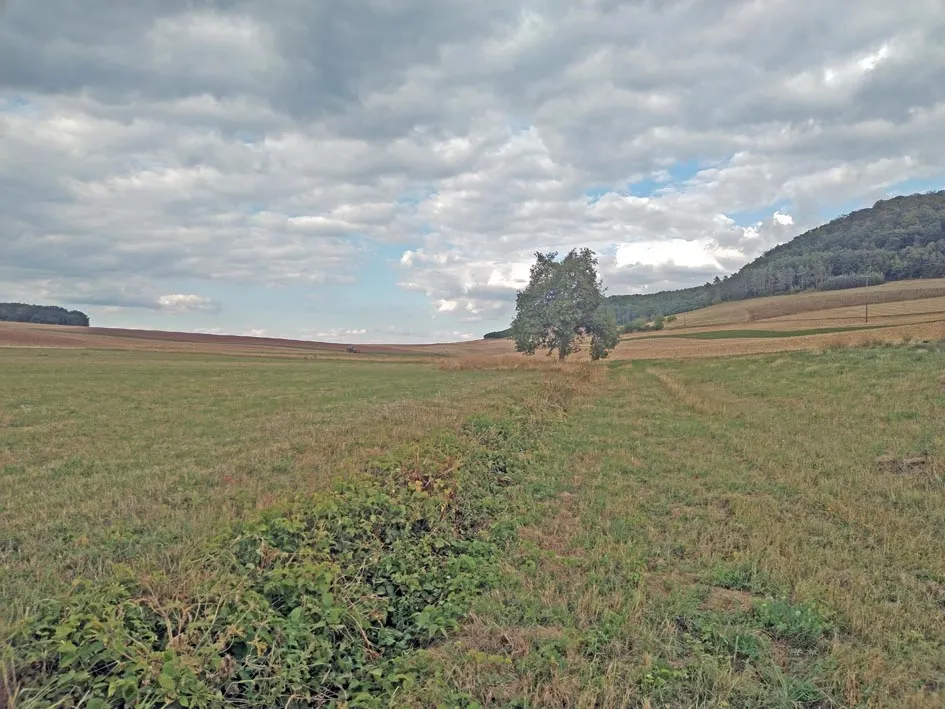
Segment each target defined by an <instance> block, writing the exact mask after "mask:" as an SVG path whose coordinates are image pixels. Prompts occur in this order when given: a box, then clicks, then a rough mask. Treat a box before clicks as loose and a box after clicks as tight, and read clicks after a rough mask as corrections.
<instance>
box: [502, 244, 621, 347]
mask: <svg viewBox="0 0 945 709" xmlns="http://www.w3.org/2000/svg"><path fill="white" fill-rule="evenodd" d="M535 256H536V261H535V264H534V265H533V266H532V268H531V273H530V276H529V281H528V286H526V288H525V289H524V290H522V291H520V292H519V293H518V297H517V298H516V302H515V320H514V322H513V323H512V336H513V337H514V338H515V348H516V349H517V350H518V351H519V352H524V353H525V354H528V355H533V354H535V352H536V351H538V350H542V349H547V350H548V354H549V355H551V354H553V353H554V352H557V353H558V359H559V360H564V359H565V358H566V357H567V356H568V355H569V354H571V353H572V352H574V350H575V349H576V347H578V346H579V345H580V344H581V343H582V342H583V341H584V340H585V338H588V337H589V338H590V344H591V358H592V359H595V360H598V359H603V358H604V357H606V356H607V354H608V352H609V351H610V350H612V349H613V348H614V347H616V345H617V342H618V340H619V334H618V331H617V321H616V318H615V317H614V314H613V313H612V312H610V311H608V310H605V309H604V308H602V307H601V306H602V305H603V303H604V288H603V284H602V283H601V281H600V279H599V278H598V276H597V257H596V256H595V255H594V252H593V251H591V250H590V249H581V250H580V251H578V250H576V249H575V250H572V251H570V252H569V253H568V254H567V256H565V257H564V259H562V260H561V261H558V260H557V259H558V254H557V253H555V252H551V253H547V254H542V253H536V254H535Z"/></svg>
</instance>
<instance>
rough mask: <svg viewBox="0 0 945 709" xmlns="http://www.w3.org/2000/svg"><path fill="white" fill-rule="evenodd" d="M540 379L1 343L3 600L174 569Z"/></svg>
mask: <svg viewBox="0 0 945 709" xmlns="http://www.w3.org/2000/svg"><path fill="white" fill-rule="evenodd" d="M533 376H534V375H531V374H529V373H528V372H518V373H516V372H509V373H502V372H496V371H456V372H450V371H446V370H442V369H439V368H436V367H431V366H428V365H424V364H423V362H422V361H419V362H396V363H384V362H371V361H368V362H362V361H344V362H339V361H336V360H328V361H320V360H318V361H304V360H303V361H298V360H296V361H291V360H290V361H283V360H273V359H264V358H245V357H243V358H226V357H214V356H195V355H186V354H162V353H140V352H138V353H133V352H121V351H116V352H100V351H87V350H79V351H70V350H53V349H48V350H16V349H6V350H0V480H2V484H0V562H2V563H0V607H3V608H4V609H5V610H6V609H10V608H12V607H13V606H14V605H16V604H17V602H20V601H24V600H29V599H31V598H35V596H36V594H37V593H43V592H46V591H49V590H52V589H55V588H56V587H57V586H59V585H61V584H64V583H68V582H69V581H71V579H73V578H75V577H79V576H81V577H87V578H92V579H98V578H101V577H103V576H105V575H107V573H108V569H107V567H108V563H109V562H114V561H119V562H133V563H134V564H135V565H137V566H140V567H142V568H153V567H160V568H173V567H174V566H176V565H180V564H181V563H183V561H184V560H185V559H186V558H187V557H188V556H189V557H194V556H199V554H200V553H201V547H202V545H203V544H204V542H205V541H206V540H207V539H208V537H210V536H212V535H213V534H215V533H218V532H219V530H220V529H221V528H223V527H224V526H225V525H227V524H229V523H231V522H233V521H234V520H236V519H240V518H244V517H245V516H246V515H247V514H250V513H252V512H254V511H255V510H257V509H259V508H264V507H267V506H270V505H273V504H276V503H279V502H282V501H285V500H289V499H292V498H294V497H297V496H302V495H306V494H309V493H312V492H314V491H318V490H324V489H326V488H327V487H328V486H329V485H330V484H331V483H332V482H333V481H334V480H336V479H338V478H339V477H344V476H346V475H350V474H352V472H353V471H356V470H357V469H358V466H359V465H362V464H363V462H364V461H365V460H366V459H367V458H368V457H370V456H371V455H376V454H378V453H382V452H384V451H387V450H389V449H391V448H393V447H394V446H396V445H398V444H400V443H403V442H405V441H413V440H418V439H420V438H421V437H422V436H424V435H425V434H427V433H428V432H429V431H430V430H432V429H436V428H441V427H456V426H458V425H459V423H460V422H461V421H462V420H463V419H464V418H466V417H468V416H469V415H470V414H471V413H474V412H476V411H480V410H484V409H486V408H490V407H494V406H495V405H496V402H501V401H503V400H504V398H505V397H506V395H507V394H508V393H509V392H514V391H515V390H516V389H517V388H521V387H523V386H526V385H527V383H528V382H529V380H530V379H532V378H533Z"/></svg>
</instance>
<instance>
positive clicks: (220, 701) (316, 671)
mask: <svg viewBox="0 0 945 709" xmlns="http://www.w3.org/2000/svg"><path fill="white" fill-rule="evenodd" d="M526 428H527V424H525V423H523V422H522V421H518V420H515V421H512V420H506V421H495V420H491V419H487V418H481V417H480V418H476V419H473V420H471V421H469V422H468V423H467V425H466V426H465V427H464V428H463V430H461V431H460V432H458V433H456V434H451V435H444V436H440V437H438V438H436V439H432V440H430V441H426V442H424V443H423V444H419V445H417V446H412V447H408V448H404V449H401V450H399V451H396V452H394V453H393V454H391V455H389V456H387V457H385V458H384V459H383V460H378V461H377V463H376V465H375V466H374V467H373V469H372V470H371V471H370V474H369V475H366V476H364V477H363V478H361V479H357V480H355V481H353V482H348V483H346V484H343V485H340V486H339V487H338V488H337V489H336V490H335V491H334V492H333V493H332V494H330V495H328V496H325V497H324V498H322V499H315V500H310V501H308V502H306V503H304V504H298V505H296V506H294V507H293V508H292V509H290V510H282V511H273V512H270V513H267V514H264V515H262V516H260V517H259V518H258V519H256V520H254V521H252V522H248V523H245V524H244V525H243V526H242V527H240V528H239V529H237V530H235V531H234V533H233V534H232V535H231V536H230V537H229V538H228V539H226V540H224V541H221V542H220V543H219V546H218V548H216V549H214V550H213V554H212V555H211V559H212V560H211V561H209V562H207V563H208V568H207V577H208V579H210V580H209V581H207V582H206V584H205V586H204V587H202V588H201V589H200V590H199V591H198V592H196V593H193V594H190V595H188V596H187V597H174V596H173V594H169V593H166V592H164V593H161V594H157V593H154V592H153V591H152V590H150V589H151V588H152V586H151V585H149V584H148V583H145V582H144V581H143V580H142V579H140V578H138V577H136V576H135V575H133V574H132V573H131V572H130V571H128V570H122V569H116V574H115V578H114V581H112V582H111V583H109V584H107V585H105V586H103V585H101V584H99V585H95V586H93V585H90V584H83V583H80V584H77V585H76V586H75V588H74V592H73V593H72V594H71V595H70V596H69V597H68V598H66V599H63V600H51V601H48V602H46V603H44V604H42V605H41V606H40V607H38V608H36V609H35V611H34V612H33V613H31V614H30V615H29V617H27V618H25V619H24V620H23V621H22V623H21V624H20V626H19V627H18V628H17V630H16V632H15V634H14V636H13V637H12V639H11V642H10V644H9V646H8V649H7V651H6V656H5V657H3V658H2V664H3V665H4V666H5V668H4V669H5V671H4V676H5V679H6V681H5V686H6V689H5V690H3V689H2V686H3V685H4V683H0V695H2V694H3V693H4V691H5V693H6V694H7V695H8V696H7V697H6V699H5V700H4V701H6V702H8V703H9V704H11V705H14V706H17V707H32V706H44V707H45V706H57V707H63V708H68V707H86V708H88V709H97V708H100V707H117V708H119V709H120V708H123V707H129V708H130V707H193V708H200V709H203V708H214V707H223V706H231V705H237V706H247V707H277V706H278V707H312V706H339V707H356V706H357V707H373V706H382V705H385V704H386V702H385V701H384V698H390V697H391V696H392V695H393V694H394V693H395V692H396V691H397V690H398V688H400V687H405V686H409V685H410V684H411V683H412V682H413V680H414V678H413V676H412V673H411V671H410V670H409V669H407V668H408V667H409V663H407V662H406V659H407V658H408V657H409V654H410V653H411V651H413V650H415V649H417V648H421V647H423V646H425V645H427V644H429V643H430V642H431V641H432V640H433V639H435V638H437V637H438V636H442V635H444V634H445V633H448V632H449V631H450V630H452V629H454V628H456V627H457V625H458V623H459V622H460V620H461V619H462V618H463V616H464V615H465V614H466V612H467V610H468V608H469V605H470V602H471V601H472V599H473V598H474V597H475V596H476V595H477V594H479V593H481V591H482V590H483V589H484V588H485V587H486V586H488V585H489V584H490V582H491V581H492V580H493V579H494V578H495V574H496V568H497V564H496V560H497V554H498V552H499V551H500V548H501V541H502V540H501V538H500V537H497V536H496V535H493V534H492V528H493V526H496V527H497V528H498V527H501V525H494V523H495V522H496V521H497V520H498V519H499V518H500V517H501V515H502V514H503V510H504V509H505V506H506V505H507V500H508V495H506V494H504V491H505V490H506V489H507V488H508V487H509V486H510V485H513V484H514V483H515V481H516V479H517V478H518V476H519V475H520V473H521V470H522V465H523V461H524V460H525V456H526V451H527V449H528V431H527V430H526ZM505 527H506V528H507V527H508V524H506V525H505ZM3 699H4V697H3V696H0V700H3ZM4 701H0V704H3V703H4Z"/></svg>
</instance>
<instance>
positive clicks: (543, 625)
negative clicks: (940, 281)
mask: <svg viewBox="0 0 945 709" xmlns="http://www.w3.org/2000/svg"><path fill="white" fill-rule="evenodd" d="M611 372H612V379H611V381H610V383H609V385H608V386H607V388H606V390H605V392H603V393H602V395H601V396H599V397H598V398H597V399H596V400H595V401H594V402H593V404H590V405H589V406H588V407H587V408H585V409H583V410H581V411H579V412H575V413H574V414H573V415H572V416H571V417H569V419H568V421H567V424H566V425H563V426H561V427H560V428H559V429H558V431H557V432H556V436H555V439H554V442H553V443H552V444H551V446H550V448H548V449H547V450H546V451H545V452H544V457H545V466H544V468H543V470H542V474H541V475H540V476H537V477H535V478H534V479H533V481H532V492H531V494H532V496H533V497H534V498H535V499H536V500H538V501H539V502H538V503H537V505H536V507H535V508H534V510H533V512H532V515H531V520H530V522H529V524H528V526H527V527H526V528H525V529H523V530H522V532H521V534H520V542H519V543H518V545H517V546H516V547H514V548H513V550H512V551H511V552H510V554H509V557H508V564H507V568H506V582H505V585H504V586H503V587H501V588H498V589H496V590H494V591H492V592H490V593H489V594H487V595H486V596H485V597H484V598H483V599H482V600H481V601H480V602H479V604H478V606H477V608H476V609H475V613H474V620H473V621H472V622H471V623H469V624H468V625H467V627H466V629H465V631H464V632H463V633H462V634H461V635H459V636H458V637H457V638H455V639H454V640H451V641H450V642H445V643H443V644H442V645H441V646H440V647H438V648H436V649H435V650H432V651H429V652H428V653H427V655H426V662H427V663H428V665H427V672H428V675H429V676H430V677H432V679H430V680H429V682H428V684H427V686H426V688H425V690H424V691H421V692H418V693H417V694H416V695H415V696H414V697H413V701H414V706H433V705H436V703H437V702H438V701H441V700H442V699H443V697H446V696H456V693H457V692H461V693H467V694H468V695H469V696H471V697H473V698H475V699H476V700H477V701H478V702H480V703H481V704H482V705H484V706H521V707H525V706H531V707H544V706H574V707H623V706H652V707H656V706H666V707H693V706H699V707H758V708H759V709H760V708H762V707H765V708H767V707H802V706H807V707H811V706H818V707H828V706H829V707H834V706H837V707H861V706H862V707H866V706H870V707H901V706H909V707H929V708H931V707H940V706H942V705H943V702H945V684H943V677H945V626H943V624H942V623H941V618H942V613H943V608H945V554H943V553H942V535H943V533H945V528H943V526H942V525H943V520H945V476H943V473H945V471H943V467H942V464H941V455H942V453H943V451H942V450H941V445H942V441H943V440H945V378H943V372H945V352H943V351H942V350H941V349H938V350H935V349H934V348H931V349H928V348H927V349H923V348H882V349H863V350H855V351H838V352H832V353H829V354H825V355H819V356H815V355H810V354H796V355H787V356H766V357H758V358H743V359H727V360H712V361H703V362H665V363H633V364H626V363H614V365H612V367H611ZM906 414H908V415H906ZM917 454H923V455H927V456H929V460H930V463H929V465H928V467H926V468H924V469H921V470H915V471H913V472H912V473H911V474H909V475H902V474H896V473H890V472H886V471H883V470H879V469H877V467H876V464H875V460H876V458H877V457H878V456H880V455H892V456H896V457H910V456H914V455H917Z"/></svg>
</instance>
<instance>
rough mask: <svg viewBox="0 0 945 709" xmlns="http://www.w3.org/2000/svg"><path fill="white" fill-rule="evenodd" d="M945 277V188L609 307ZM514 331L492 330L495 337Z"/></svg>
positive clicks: (883, 205) (631, 310)
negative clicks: (688, 284)
mask: <svg viewBox="0 0 945 709" xmlns="http://www.w3.org/2000/svg"><path fill="white" fill-rule="evenodd" d="M943 277H945V191H941V192H929V193H925V194H914V195H910V196H908V197H894V198H892V199H887V200H882V201H879V202H877V203H876V204H875V205H874V206H872V207H870V208H869V209H861V210H859V211H856V212H853V213H852V214H847V215H845V216H842V217H840V218H838V219H834V220H833V221H831V222H829V223H828V224H824V225H823V226H820V227H817V228H816V229H812V230H811V231H808V232H806V233H804V234H801V235H800V236H798V237H796V238H794V239H792V240H791V241H789V242H788V243H786V244H782V245H780V246H776V247H775V248H773V249H771V250H770V251H768V252H767V253H766V254H764V255H763V256H761V257H759V258H757V259H755V260H754V261H752V262H751V263H749V264H748V265H746V266H745V267H743V268H742V269H741V270H740V271H738V272H737V273H734V274H732V275H730V276H726V277H725V278H716V279H715V280H714V281H712V282H710V283H706V284H705V285H702V286H696V287H694V288H684V289H682V290H675V291H663V292H661V293H652V294H645V295H615V296H611V297H609V298H608V299H607V300H606V301H605V302H604V305H603V306H602V307H604V308H606V309H607V310H610V311H611V312H613V313H614V315H615V316H616V318H617V323H618V324H619V325H628V324H630V323H633V322H634V321H636V320H639V319H641V318H642V319H643V320H644V321H650V320H652V319H653V318H655V317H656V316H657V315H664V316H668V315H676V314H678V313H684V312H688V311H691V310H698V309H699V308H704V307H706V306H709V305H713V304H714V303H721V302H723V301H730V300H746V299H748V298H759V297H762V296H769V295H781V294H786V293H797V292H800V291H805V290H825V291H826V290H840V289H843V288H859V287H861V286H866V285H878V284H880V283H883V282H885V281H900V280H909V279H914V278H943ZM510 335H511V332H510V331H509V330H503V331H501V332H490V333H489V334H487V335H486V337H487V338H502V337H508V336H510Z"/></svg>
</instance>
